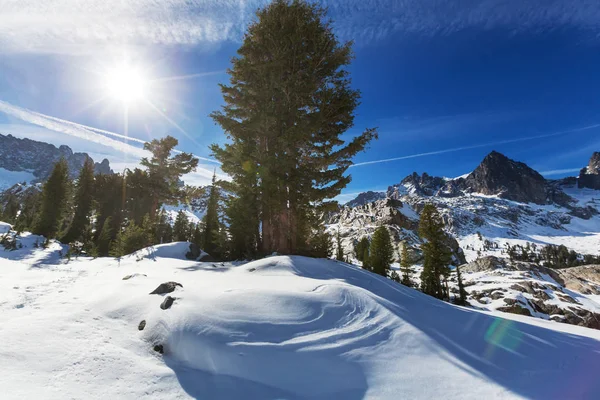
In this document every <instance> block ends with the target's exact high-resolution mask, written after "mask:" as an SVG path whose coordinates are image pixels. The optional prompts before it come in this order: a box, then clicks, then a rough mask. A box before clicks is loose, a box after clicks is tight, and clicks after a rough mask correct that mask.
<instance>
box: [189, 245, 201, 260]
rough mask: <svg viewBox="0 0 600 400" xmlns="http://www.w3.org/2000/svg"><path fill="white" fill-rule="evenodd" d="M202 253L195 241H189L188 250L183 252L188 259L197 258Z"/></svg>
mask: <svg viewBox="0 0 600 400" xmlns="http://www.w3.org/2000/svg"><path fill="white" fill-rule="evenodd" d="M201 254H202V250H201V249H200V247H199V246H198V245H197V244H196V243H190V251H188V252H187V253H185V258H187V259H188V260H197V259H198V258H199V257H200V255H201Z"/></svg>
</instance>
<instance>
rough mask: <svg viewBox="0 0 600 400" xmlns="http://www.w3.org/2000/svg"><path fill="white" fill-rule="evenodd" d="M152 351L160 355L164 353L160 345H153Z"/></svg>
mask: <svg viewBox="0 0 600 400" xmlns="http://www.w3.org/2000/svg"><path fill="white" fill-rule="evenodd" d="M153 350H154V351H155V352H157V353H160V354H164V353H165V349H164V348H163V345H162V344H157V345H154V347H153Z"/></svg>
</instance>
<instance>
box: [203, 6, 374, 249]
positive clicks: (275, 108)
mask: <svg viewBox="0 0 600 400" xmlns="http://www.w3.org/2000/svg"><path fill="white" fill-rule="evenodd" d="M352 58H353V54H352V49H351V43H340V42H339V41H338V40H337V38H336V37H335V35H334V33H333V30H332V27H331V23H330V22H329V21H327V20H326V18H325V10H324V9H323V8H321V7H320V6H318V5H317V4H315V3H309V2H308V1H304V0H275V1H273V2H272V3H270V4H269V5H268V6H266V7H265V8H263V9H261V10H259V11H258V12H257V20H256V22H255V23H253V24H251V25H250V27H249V28H248V32H247V34H246V36H245V38H244V42H243V44H242V46H241V47H240V49H239V50H238V57H236V58H234V59H233V60H232V63H233V65H232V67H231V69H230V70H229V74H230V84H229V85H221V90H222V92H223V97H224V100H225V106H224V107H223V109H222V111H220V112H215V113H213V114H212V117H213V119H214V120H215V121H216V122H217V123H218V124H219V125H220V126H221V127H222V128H223V129H224V131H225V133H226V135H227V136H228V138H229V139H230V143H228V144H226V145H225V146H223V147H221V146H218V145H213V146H212V151H213V153H214V155H215V157H216V158H217V159H218V160H219V161H221V162H222V165H221V168H222V170H223V171H224V172H226V173H228V174H229V175H230V176H231V177H232V182H231V184H230V186H231V192H232V193H233V194H234V195H236V196H238V197H239V198H243V199H244V202H243V203H237V202H233V203H231V204H230V206H233V207H237V210H235V211H234V212H228V214H229V218H230V220H231V222H230V223H231V225H232V227H233V226H234V225H236V222H235V219H236V218H245V217H244V212H245V211H247V212H250V213H252V218H246V221H245V223H246V224H252V225H251V226H248V225H246V229H247V233H248V234H249V235H251V237H255V232H258V231H259V230H260V233H261V235H260V243H257V244H260V246H261V250H262V252H264V253H271V252H273V251H277V252H279V253H283V254H296V253H301V252H303V253H310V252H311V243H313V244H317V243H319V244H320V245H321V244H323V243H322V242H323V241H322V240H321V239H320V237H321V236H322V234H321V232H320V231H321V230H320V229H312V228H313V227H316V226H317V224H318V223H319V221H320V219H321V215H322V213H323V212H324V211H325V210H328V209H329V208H331V207H332V205H333V204H332V203H331V202H329V201H327V199H332V198H334V197H335V196H337V195H338V194H339V193H340V192H341V190H342V189H343V188H344V187H346V185H347V184H348V183H349V182H350V176H348V175H346V174H345V173H346V171H347V169H348V167H349V166H350V165H351V159H352V157H353V156H354V155H356V154H357V153H358V152H360V151H362V150H363V149H364V148H365V146H366V145H367V144H368V143H369V142H370V141H371V140H372V139H373V138H376V137H377V133H376V131H375V130H374V129H368V130H366V131H365V132H364V133H363V134H361V135H359V136H356V137H355V138H354V139H352V140H351V141H350V142H349V143H346V142H345V141H344V140H343V139H341V135H342V134H343V133H344V132H346V131H347V130H348V129H350V128H351V127H352V126H353V124H354V110H355V108H356V107H357V105H358V103H359V97H360V96H359V92H358V91H357V90H354V89H352V88H351V81H350V78H349V74H348V71H347V69H346V67H347V66H348V65H349V64H350V61H351V59H352ZM240 227H241V224H237V227H236V229H240ZM313 234H315V235H318V236H319V237H318V238H314V239H313V238H311V236H312V235H313ZM236 235H239V234H238V233H236ZM234 238H235V237H234ZM236 241H237V240H236ZM255 242H257V241H256V240H255V239H252V243H255ZM321 247H322V246H321ZM319 252H321V253H322V251H319Z"/></svg>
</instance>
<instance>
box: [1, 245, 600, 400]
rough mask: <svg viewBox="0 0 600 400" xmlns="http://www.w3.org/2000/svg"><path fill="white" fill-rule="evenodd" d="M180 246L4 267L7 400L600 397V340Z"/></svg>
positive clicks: (322, 268)
mask: <svg viewBox="0 0 600 400" xmlns="http://www.w3.org/2000/svg"><path fill="white" fill-rule="evenodd" d="M180 246H181V245H180V244H175V245H173V246H165V249H164V250H160V251H156V252H155V256H154V257H152V258H142V259H140V258H136V257H125V258H123V259H122V260H121V262H120V263H118V262H117V261H116V260H114V259H97V260H90V259H80V260H72V261H71V262H69V263H65V261H64V260H62V261H57V262H55V263H53V264H50V263H46V264H41V265H40V264H39V263H36V260H40V259H44V257H43V254H44V252H47V251H50V250H45V249H29V251H30V253H31V257H29V258H26V257H22V258H19V259H18V260H16V259H13V260H9V259H2V260H1V261H0V315H2V323H1V325H0V342H1V343H2V344H3V345H2V347H1V348H0V369H1V370H2V371H3V373H2V374H1V375H0V384H2V386H3V388H4V394H3V396H4V398H15V399H16V398H35V397H41V398H56V399H59V398H60V399H62V398H107V397H113V398H141V397H143V398H157V399H159V398H160V399H165V398H189V397H192V398H210V399H220V398H221V399H231V398H256V399H276V398H286V399H298V398H321V399H331V398H344V399H362V398H381V399H386V398H390V399H391V398H399V397H402V398H461V399H464V398H482V397H485V398H522V397H525V398H589V399H592V398H598V397H599V396H600V381H598V380H597V379H596V371H598V369H599V368H600V357H599V355H600V342H599V339H600V332H598V331H594V330H590V329H585V328H580V327H576V326H570V325H565V324H560V323H556V322H552V321H543V320H534V319H530V318H527V317H521V316H516V315H515V316H512V315H510V316H509V315H505V314H500V313H497V312H481V311H476V310H472V309H467V308H461V307H456V306H453V305H450V304H446V303H442V302H440V301H438V300H435V299H433V298H431V297H428V296H425V295H423V294H421V293H419V292H417V291H415V290H412V289H409V288H406V287H403V286H401V285H398V284H396V283H394V282H392V281H390V280H388V279H384V278H382V277H380V276H377V275H373V274H371V273H369V272H366V271H364V270H362V269H360V268H358V267H355V266H352V265H349V264H344V263H339V262H335V261H330V260H317V259H310V258H304V257H285V256H277V257H270V258H266V259H263V260H258V261H254V262H250V263H247V264H243V265H234V264H221V263H218V264H216V263H200V262H195V261H188V260H185V258H184V257H181V256H177V257H172V256H173V255H174V254H180V251H179V250H177V251H174V250H175V249H171V248H170V247H174V248H178V247H180ZM24 250H25V249H23V251H24ZM9 255H10V253H9V252H2V251H0V257H5V256H9ZM167 257H171V258H167ZM138 260H139V261H138ZM128 275H132V276H131V277H130V278H129V279H126V280H123V278H124V277H126V276H128ZM168 281H175V282H178V283H180V284H182V286H183V287H177V288H176V289H175V291H173V292H172V293H169V295H170V296H172V297H174V298H175V302H174V304H173V305H172V306H171V308H170V309H168V310H162V309H161V308H160V307H159V305H160V304H161V303H162V301H163V300H164V298H163V296H161V295H150V294H149V293H150V292H151V291H152V290H153V289H154V288H156V287H157V286H158V285H159V284H161V283H163V282H168ZM500 315H502V317H500ZM503 317H506V318H503ZM141 320H145V321H146V326H145V328H144V329H143V330H142V331H138V328H137V327H138V324H139V322H140V321H141ZM158 344H160V345H162V346H163V348H164V355H160V354H158V353H156V352H154V351H153V350H152V348H153V346H155V345H158Z"/></svg>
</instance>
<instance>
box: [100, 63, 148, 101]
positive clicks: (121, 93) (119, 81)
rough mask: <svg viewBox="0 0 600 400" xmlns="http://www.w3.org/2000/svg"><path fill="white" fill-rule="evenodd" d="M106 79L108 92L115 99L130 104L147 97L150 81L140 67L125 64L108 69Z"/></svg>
mask: <svg viewBox="0 0 600 400" xmlns="http://www.w3.org/2000/svg"><path fill="white" fill-rule="evenodd" d="M105 79H106V81H105V89H106V91H107V94H108V95H109V96H110V97H112V98H113V99H115V100H118V101H121V102H123V103H126V104H129V103H132V102H135V101H139V100H142V99H144V98H145V97H146V94H147V88H148V83H149V81H148V79H147V78H146V77H145V76H144V73H143V71H141V70H140V69H139V68H136V67H134V66H131V65H128V64H123V65H120V66H118V67H115V68H112V69H110V70H108V71H107V73H106V76H105Z"/></svg>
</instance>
